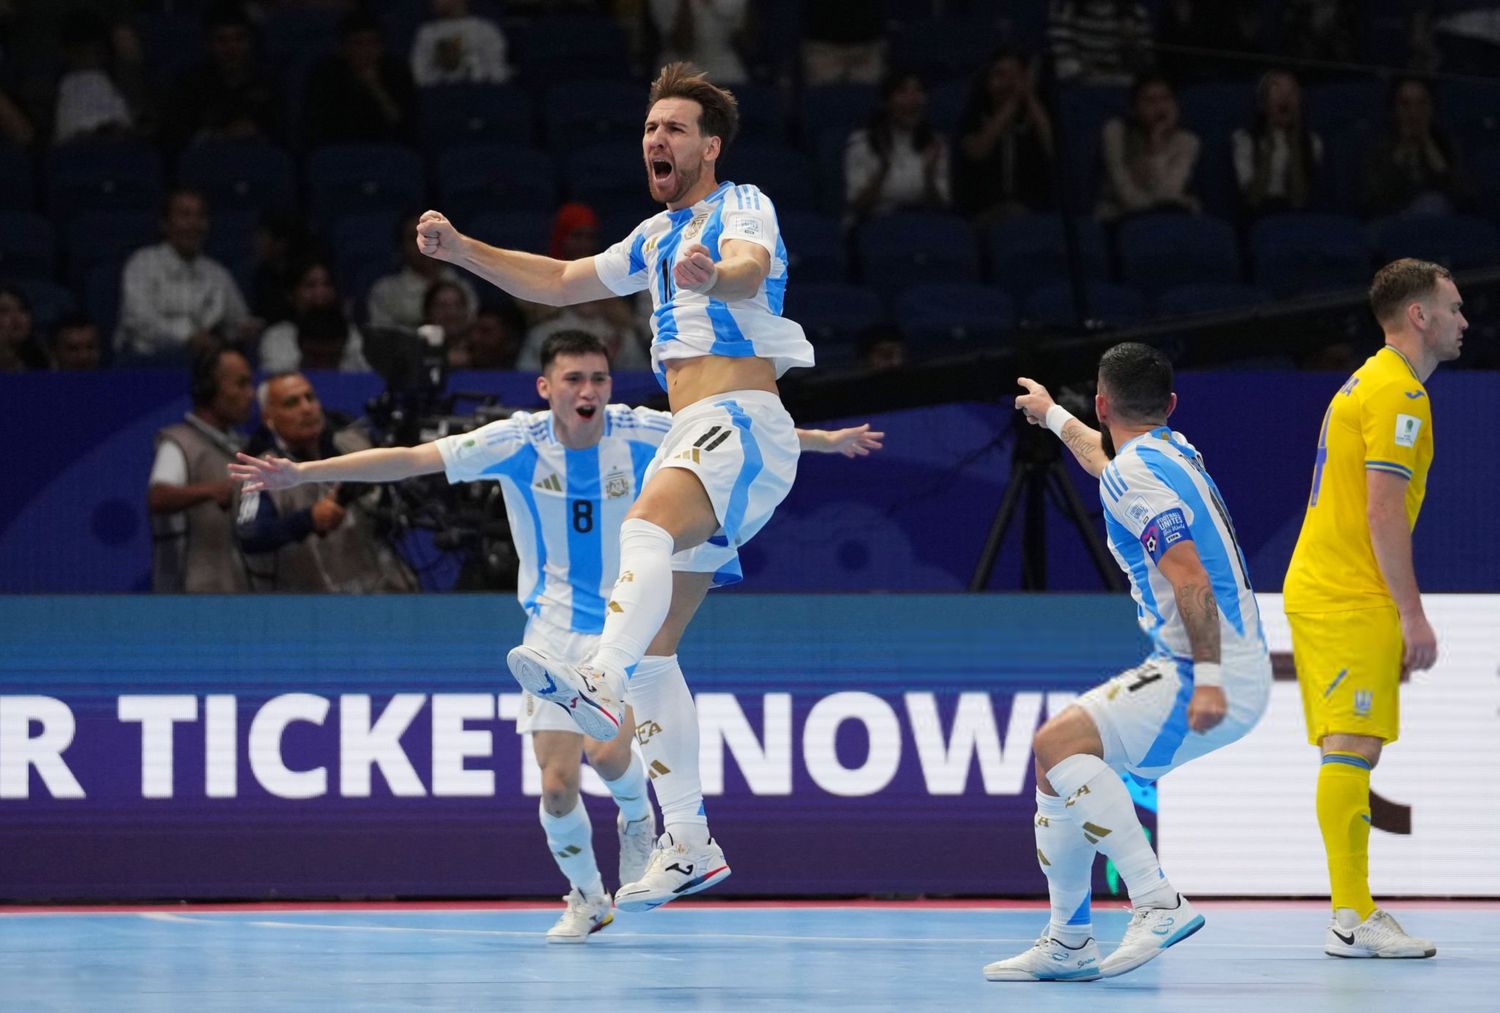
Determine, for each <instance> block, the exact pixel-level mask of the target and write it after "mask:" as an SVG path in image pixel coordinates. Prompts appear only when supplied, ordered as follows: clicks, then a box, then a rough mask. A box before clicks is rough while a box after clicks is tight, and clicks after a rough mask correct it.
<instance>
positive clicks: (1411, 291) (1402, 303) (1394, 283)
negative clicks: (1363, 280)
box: [1370, 257, 1453, 324]
mask: <svg viewBox="0 0 1500 1013" xmlns="http://www.w3.org/2000/svg"><path fill="white" fill-rule="evenodd" d="M1439 278H1447V279H1448V280H1449V281H1452V280H1453V272H1451V271H1449V270H1448V269H1447V268H1446V267H1444V266H1443V265H1442V264H1434V263H1433V262H1432V261H1430V260H1416V259H1414V258H1412V257H1402V258H1401V259H1400V260H1393V261H1391V262H1390V263H1389V264H1387V265H1385V266H1384V267H1382V268H1381V269H1380V270H1378V271H1376V272H1375V278H1374V280H1373V281H1371V282H1370V312H1372V313H1374V314H1375V319H1376V320H1378V321H1379V322H1380V323H1381V324H1387V323H1391V322H1392V321H1394V320H1395V319H1396V317H1397V316H1398V315H1400V313H1401V311H1402V310H1403V309H1405V308H1406V306H1407V304H1408V303H1410V302H1411V301H1412V300H1413V299H1420V298H1422V297H1423V296H1427V295H1431V294H1432V292H1433V290H1434V289H1436V288H1437V283H1438V279H1439Z"/></svg>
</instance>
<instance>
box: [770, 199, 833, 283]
mask: <svg viewBox="0 0 1500 1013" xmlns="http://www.w3.org/2000/svg"><path fill="white" fill-rule="evenodd" d="M776 219H777V223H778V224H779V225H780V226H781V240H782V242H784V243H785V244H786V252H787V260H788V264H787V275H788V278H789V279H790V281H791V284H793V285H800V284H802V283H803V282H825V281H835V282H837V281H845V280H846V279H847V278H848V277H849V268H848V263H847V257H846V255H845V245H844V230H843V228H842V226H840V224H839V220H838V219H837V218H834V217H831V216H829V215H823V214H819V213H817V212H816V211H796V210H792V211H780V210H778V211H777V212H776Z"/></svg>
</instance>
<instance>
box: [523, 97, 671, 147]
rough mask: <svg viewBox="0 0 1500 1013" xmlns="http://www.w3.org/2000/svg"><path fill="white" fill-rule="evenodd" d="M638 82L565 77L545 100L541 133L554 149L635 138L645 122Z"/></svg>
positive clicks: (643, 105)
mask: <svg viewBox="0 0 1500 1013" xmlns="http://www.w3.org/2000/svg"><path fill="white" fill-rule="evenodd" d="M645 106H646V103H645V100H644V98H643V97H642V95H641V89H640V87H639V86H637V85H635V84H633V83H632V82H630V81H620V80H581V81H579V80H571V81H569V80H565V81H558V82H557V83H556V84H553V85H552V86H551V87H549V88H548V89H547V95H546V98H544V99H543V100H542V135H543V136H544V137H545V138H546V140H547V144H548V146H549V147H550V148H551V149H552V150H553V151H565V150H567V149H568V148H571V147H573V146H574V145H579V144H594V143H602V144H614V143H619V142H620V141H621V140H622V139H625V138H636V137H639V136H640V134H641V127H642V124H644V123H645V122H646V108H645Z"/></svg>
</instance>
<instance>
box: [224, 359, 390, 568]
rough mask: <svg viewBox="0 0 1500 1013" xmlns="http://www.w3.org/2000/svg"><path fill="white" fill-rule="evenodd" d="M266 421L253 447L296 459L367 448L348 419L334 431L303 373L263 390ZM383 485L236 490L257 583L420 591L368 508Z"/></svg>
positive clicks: (240, 533) (238, 528)
mask: <svg viewBox="0 0 1500 1013" xmlns="http://www.w3.org/2000/svg"><path fill="white" fill-rule="evenodd" d="M257 396H258V398H259V400H260V412H261V419H262V420H263V425H262V427H261V429H260V430H259V431H258V432H257V433H256V434H255V435H254V436H253V437H252V438H251V441H250V445H249V447H248V448H247V449H248V451H249V452H250V453H252V454H267V453H275V454H276V455H277V456H281V457H287V458H289V459H291V460H294V461H318V460H323V459H325V458H329V457H338V456H340V455H342V454H346V453H349V452H351V451H355V450H364V449H366V448H368V447H369V446H370V441H369V440H368V439H367V438H366V437H365V435H364V434H363V433H362V432H361V431H360V430H358V429H356V428H354V427H352V426H350V427H345V428H342V429H339V430H338V431H336V432H335V431H333V430H332V429H330V428H329V426H328V424H327V418H326V416H325V415H324V414H323V406H322V404H321V403H320V402H319V401H318V395H317V392H316V391H314V390H313V387H312V384H310V383H308V381H307V378H306V377H304V376H303V375H302V374H301V373H283V374H281V375H280V376H275V377H272V378H271V379H269V380H267V381H265V382H264V383H262V384H261V385H260V389H259V390H258V391H257ZM378 495H379V494H378V493H377V492H374V491H371V490H368V489H366V488H363V487H359V486H354V485H349V484H338V483H317V484H310V485H305V486H300V487H298V488H295V489H281V490H277V491H275V492H263V491H256V492H243V491H239V490H237V491H236V499H237V504H236V511H235V516H236V518H237V519H236V522H235V529H234V530H235V537H236V538H237V539H238V540H239V543H240V548H241V549H242V550H243V552H244V555H245V568H246V570H247V572H248V573H249V576H250V587H251V589H252V590H255V591H281V592H290V593H310V592H332V593H346V594H349V593H352V594H362V593H370V592H378V591H395V592H401V591H415V590H417V582H416V579H415V578H414V577H413V576H412V573H411V571H410V570H409V569H407V567H406V565H405V564H404V563H402V562H401V560H400V559H399V558H398V557H397V555H396V553H395V551H394V550H393V549H392V547H391V545H390V544H389V542H388V541H387V539H386V538H385V535H384V534H383V533H382V532H381V531H380V530H379V527H378V524H377V521H376V519H375V517H374V516H373V515H372V514H371V513H370V512H369V507H370V500H373V499H374V498H376V497H378Z"/></svg>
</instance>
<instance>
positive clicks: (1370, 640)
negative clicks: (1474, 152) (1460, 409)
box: [1283, 259, 1469, 957]
mask: <svg viewBox="0 0 1500 1013" xmlns="http://www.w3.org/2000/svg"><path fill="white" fill-rule="evenodd" d="M1370 308H1371V310H1373V311H1374V314H1375V319H1376V320H1377V321H1379V323H1380V327H1381V330H1382V331H1384V332H1385V347H1384V348H1382V349H1381V350H1380V351H1378V352H1376V353H1375V354H1374V355H1373V356H1371V357H1370V358H1369V359H1367V360H1366V361H1365V364H1364V365H1363V366H1361V367H1360V368H1359V369H1357V370H1355V372H1354V375H1353V376H1351V377H1349V379H1348V380H1347V381H1346V382H1345V383H1344V385H1343V386H1342V387H1340V388H1339V390H1338V393H1337V394H1335V395H1334V396H1333V401H1332V402H1331V403H1330V404H1329V406H1328V411H1327V412H1326V413H1325V414H1324V416H1323V425H1322V428H1321V430H1320V432H1319V434H1318V453H1317V459H1316V463H1315V464H1314V466H1313V479H1312V492H1311V494H1310V495H1309V496H1308V500H1307V515H1306V517H1305V518H1304V520H1303V522H1302V533H1301V535H1300V536H1299V537H1298V539H1297V548H1296V549H1295V551H1293V553H1292V562H1291V566H1290V567H1289V568H1288V569H1287V574H1286V582H1285V585H1284V587H1283V591H1284V593H1285V604H1286V612H1287V619H1288V620H1290V622H1291V630H1292V652H1293V657H1294V660H1295V662H1296V666H1297V681H1298V684H1299V685H1300V686H1301V688H1302V704H1303V709H1304V711H1305V712H1306V715H1307V737H1308V740H1309V741H1310V742H1311V743H1312V744H1313V745H1315V746H1318V747H1319V748H1320V749H1321V750H1322V755H1323V763H1322V766H1321V767H1320V768H1319V774H1318V792H1317V804H1318V826H1319V828H1320V829H1321V830H1322V833H1323V845H1324V847H1325V849H1326V850H1327V852H1328V874H1329V879H1330V881H1331V883H1332V901H1333V909H1334V915H1333V923H1332V924H1331V925H1330V926H1329V927H1328V933H1327V936H1326V938H1325V942H1324V947H1323V948H1324V951H1325V952H1327V953H1329V954H1331V955H1333V956H1338V957H1430V956H1432V955H1433V954H1435V953H1436V952H1437V948H1436V947H1435V946H1433V944H1432V943H1430V942H1428V941H1427V940H1425V939H1416V938H1414V937H1412V936H1409V935H1407V934H1406V932H1405V931H1404V930H1403V929H1402V928H1401V926H1400V925H1398V924H1397V923H1396V920H1395V919H1394V918H1392V917H1391V916H1390V915H1389V914H1387V913H1386V912H1385V911H1382V910H1381V909H1380V908H1378V907H1376V906H1375V901H1374V900H1373V899H1372V897H1371V896H1370V886H1369V842H1370V771H1371V770H1372V769H1373V768H1374V766H1375V764H1376V763H1377V762H1378V761H1379V759H1380V751H1381V748H1382V747H1383V746H1384V745H1385V744H1386V743H1389V742H1394V741H1396V737H1397V735H1398V734H1399V731H1400V722H1399V700H1398V695H1397V688H1398V686H1399V684H1400V680H1401V678H1402V677H1403V676H1404V675H1405V674H1406V673H1408V672H1411V671H1414V670H1418V669H1424V668H1430V667H1431V666H1432V663H1433V662H1434V661H1435V660H1437V636H1436V634H1435V633H1434V632H1433V630H1432V626H1431V625H1430V624H1429V623H1428V622H1427V617H1426V615H1425V614H1424V613H1423V611H1422V598H1421V594H1420V593H1419V592H1418V590H1417V579H1416V574H1415V571H1414V569H1413V565H1412V543H1411V532H1412V528H1413V527H1414V526H1415V525H1416V522H1417V513H1418V511H1420V510H1421V509H1422V498H1423V496H1424V495H1425V493H1426V491H1427V469H1428V467H1429V466H1430V465H1431V464H1432V448H1433V443H1432V437H1433V434H1432V404H1431V399H1430V398H1429V397H1428V394H1427V388H1426V387H1424V386H1423V384H1424V383H1425V382H1426V380H1427V378H1428V377H1429V376H1431V375H1432V372H1433V370H1435V369H1437V366H1438V363H1440V362H1448V361H1450V360H1453V359H1456V358H1458V353H1459V348H1460V346H1461V345H1462V344H1463V333H1464V329H1465V328H1466V327H1468V326H1469V324H1468V321H1466V320H1465V319H1464V315H1463V300H1462V299H1461V298H1460V297H1459V294H1458V288H1457V287H1456V286H1455V285H1454V284H1453V276H1452V275H1451V274H1449V273H1448V271H1447V269H1445V268H1443V267H1442V266H1440V265H1438V264H1432V263H1428V262H1427V261H1422V260H1410V259H1406V260H1397V261H1393V262H1392V263H1390V264H1387V265H1386V266H1385V267H1382V268H1381V269H1380V270H1379V271H1377V272H1376V274H1375V279H1374V281H1373V282H1372V283H1371V285H1370Z"/></svg>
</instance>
